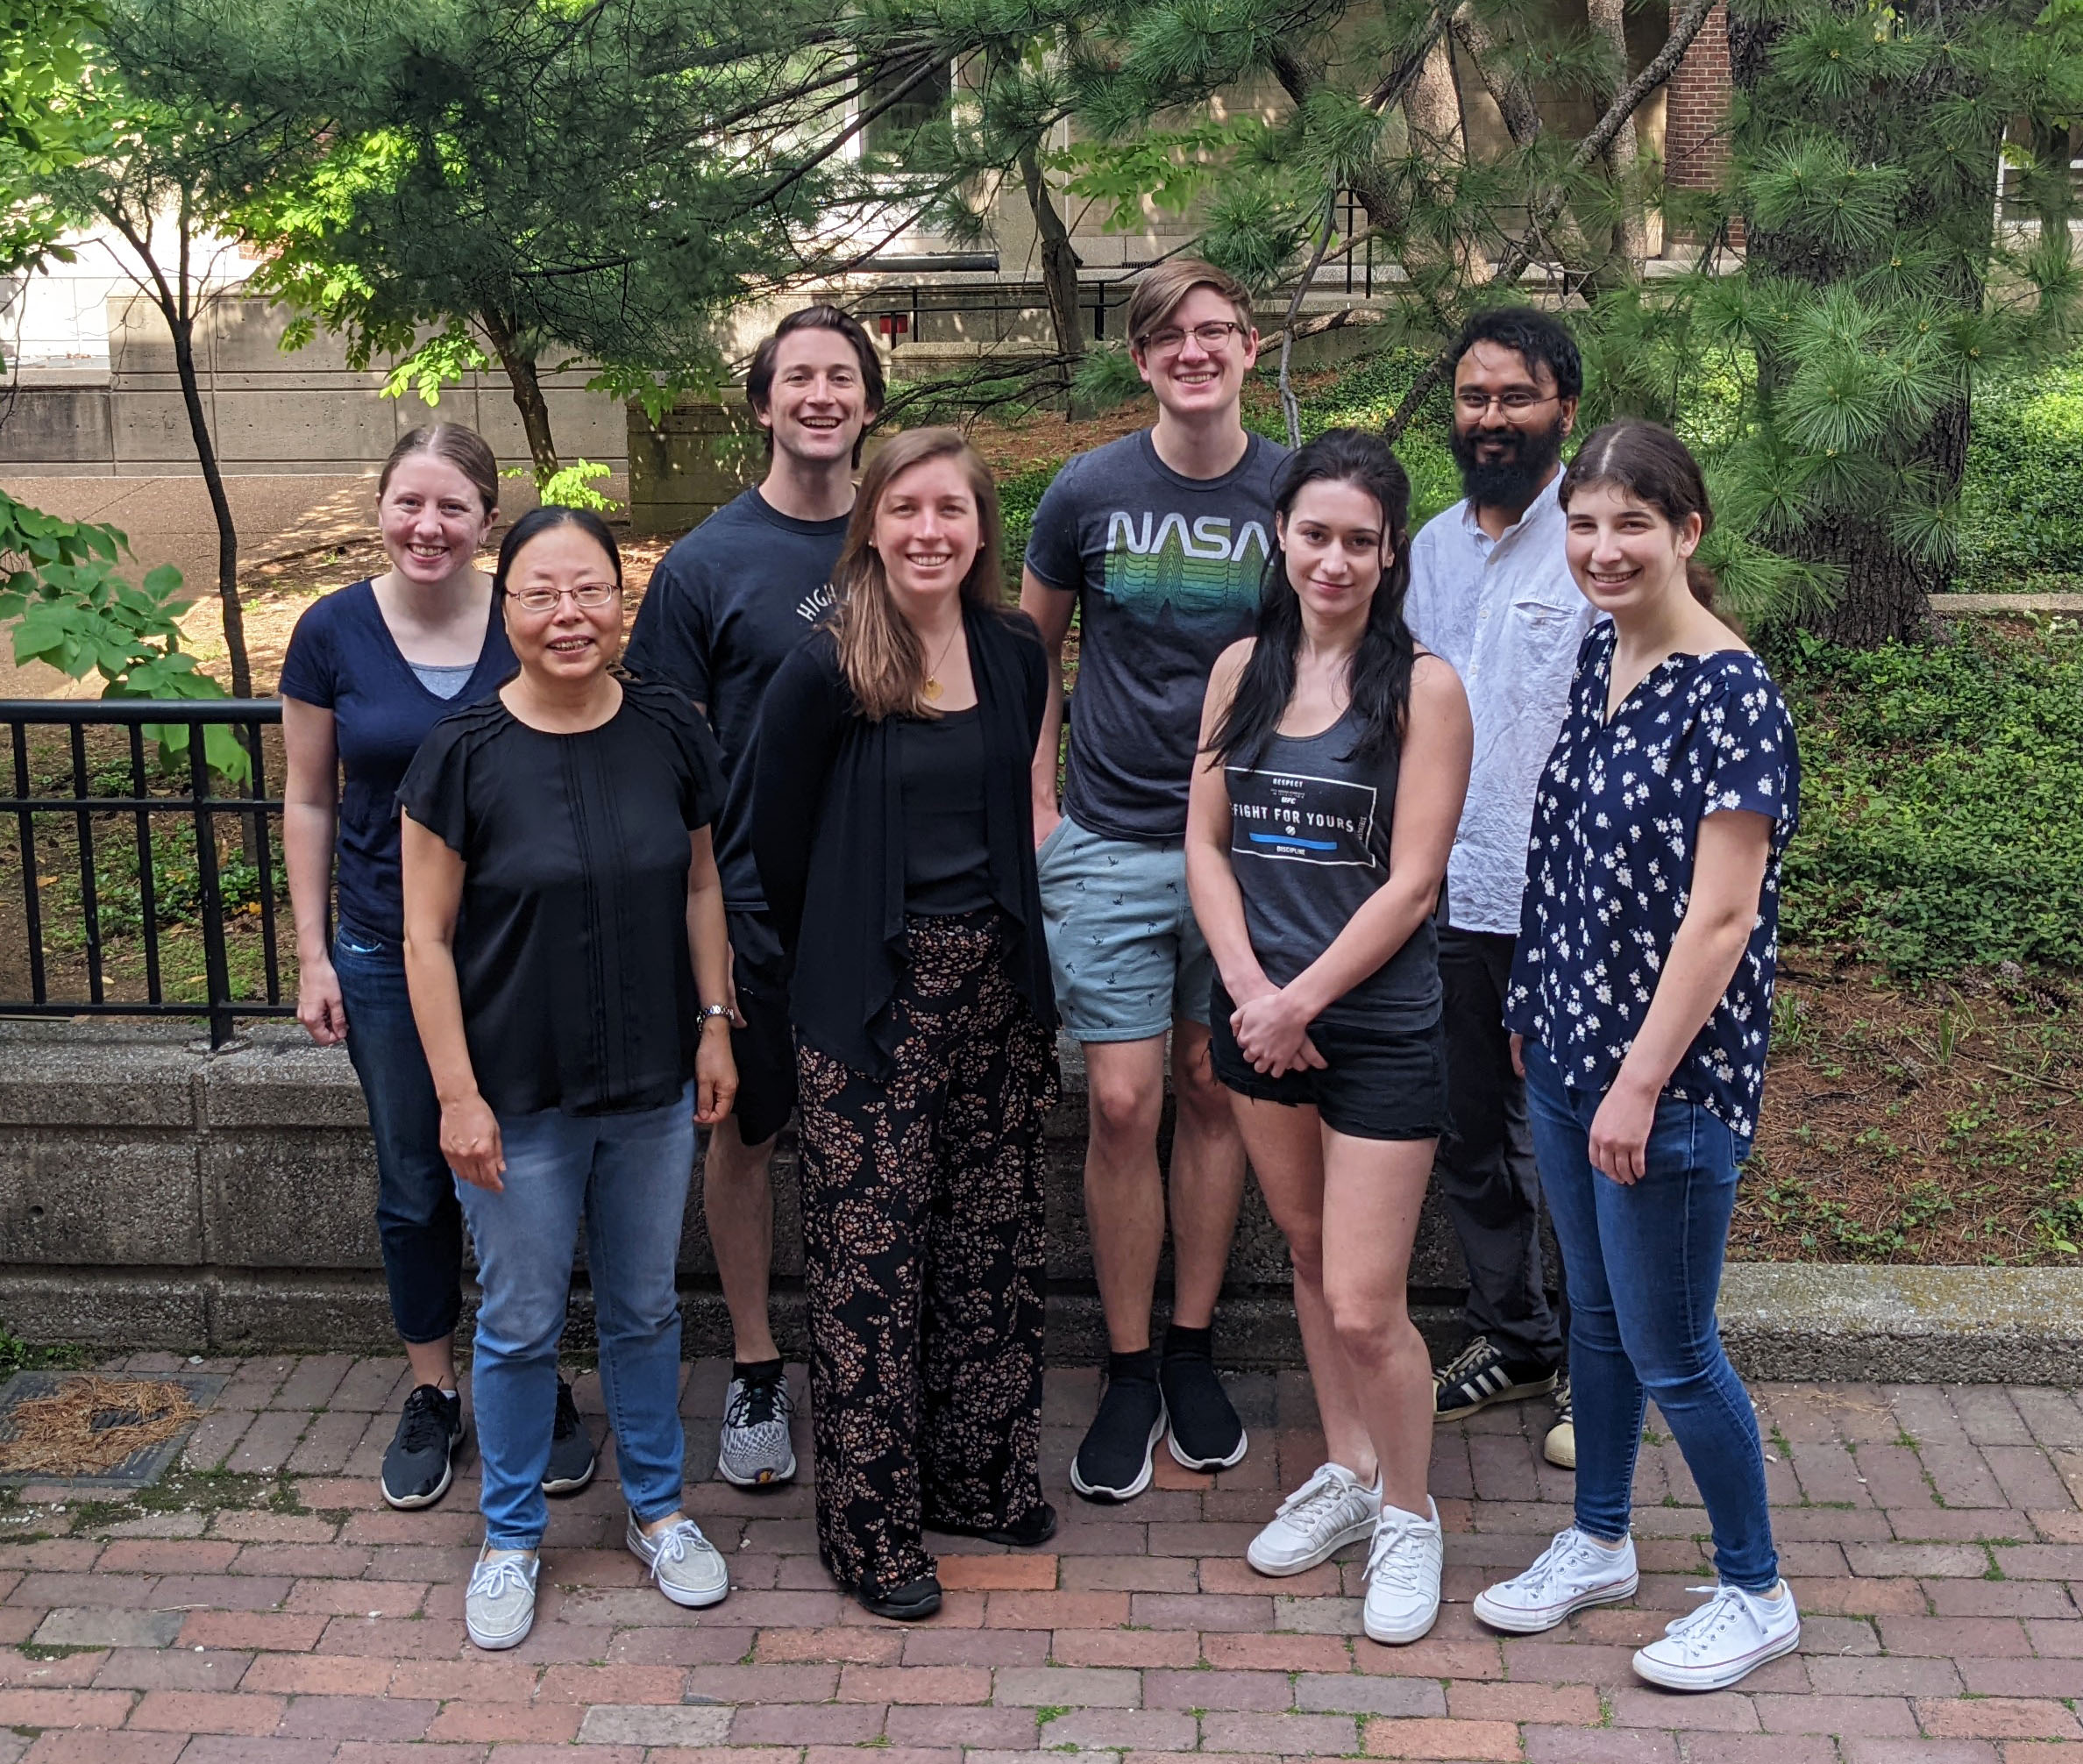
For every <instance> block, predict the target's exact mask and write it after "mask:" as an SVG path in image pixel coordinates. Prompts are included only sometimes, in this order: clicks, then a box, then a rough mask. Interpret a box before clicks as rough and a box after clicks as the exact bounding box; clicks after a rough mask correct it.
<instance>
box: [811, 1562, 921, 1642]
mask: <svg viewBox="0 0 2083 1764" xmlns="http://www.w3.org/2000/svg"><path fill="white" fill-rule="evenodd" d="M817 1556H818V1560H819V1561H821V1562H823V1563H824V1566H825V1572H826V1573H827V1574H828V1575H830V1576H831V1577H832V1578H833V1579H834V1580H835V1581H837V1582H838V1583H839V1590H840V1591H841V1592H843V1593H849V1594H850V1595H851V1596H852V1597H854V1598H856V1599H857V1600H858V1601H859V1602H860V1606H861V1609H862V1610H863V1611H866V1612H867V1613H868V1614H869V1615H870V1616H871V1617H886V1618H890V1619H891V1621H892V1622H894V1623H916V1622H918V1621H919V1619H920V1618H926V1617H931V1616H932V1615H933V1614H934V1612H935V1611H938V1610H939V1609H940V1608H941V1583H940V1577H939V1576H937V1575H935V1574H932V1573H927V1574H922V1575H921V1576H919V1577H918V1578H917V1579H916V1580H907V1581H906V1582H905V1583H904V1584H903V1585H902V1586H892V1587H884V1586H878V1585H877V1584H876V1583H874V1582H873V1581H866V1580H864V1581H852V1580H849V1579H848V1578H847V1577H846V1576H844V1575H842V1574H841V1573H840V1572H839V1565H838V1564H837V1563H836V1562H835V1561H833V1560H832V1558H831V1556H830V1554H828V1552H827V1551H826V1550H825V1548H824V1547H823V1546H822V1545H820V1546H819V1547H818V1551H817Z"/></svg>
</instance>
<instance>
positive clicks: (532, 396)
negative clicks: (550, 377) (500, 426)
mask: <svg viewBox="0 0 2083 1764" xmlns="http://www.w3.org/2000/svg"><path fill="white" fill-rule="evenodd" d="M478 323H479V324H481V325H483V326H484V328H485V335H486V336H487V338H490V339H491V343H492V352H493V353H494V354H495V355H496V356H498V357H499V365H500V366H501V367H503V368H504V369H505V370H506V377H507V381H508V384H510V385H511V386H512V387H513V388H514V405H515V409H518V410H519V411H520V413H521V427H522V429H523V431H524V432H525V433H526V435H527V436H528V457H529V459H530V461H531V462H532V463H533V465H534V466H535V480H536V488H537V489H538V490H539V489H541V488H542V487H543V486H544V485H545V484H547V483H548V482H549V481H550V480H551V478H552V477H554V476H555V475H556V473H557V471H558V466H559V463H560V462H559V461H558V457H557V443H556V442H555V441H554V440H552V439H551V434H550V406H549V404H548V403H547V402H545V401H544V397H543V382H542V380H541V377H540V376H539V375H538V374H537V372H536V359H535V357H534V355H533V354H532V353H530V352H529V351H527V350H525V349H523V347H522V346H521V345H520V343H519V341H518V340H517V339H516V338H515V334H514V326H513V325H511V324H508V322H507V320H506V319H505V317H503V316H501V314H499V313H496V312H493V311H490V310H486V311H483V312H480V313H479V314H478Z"/></svg>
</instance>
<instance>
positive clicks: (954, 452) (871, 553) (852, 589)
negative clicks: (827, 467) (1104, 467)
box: [832, 429, 1002, 722]
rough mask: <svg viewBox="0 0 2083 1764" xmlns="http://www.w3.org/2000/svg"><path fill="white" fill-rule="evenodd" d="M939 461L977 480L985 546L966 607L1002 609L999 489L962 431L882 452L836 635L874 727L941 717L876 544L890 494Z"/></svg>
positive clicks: (873, 462) (911, 438) (850, 561)
mask: <svg viewBox="0 0 2083 1764" xmlns="http://www.w3.org/2000/svg"><path fill="white" fill-rule="evenodd" d="M932 459H953V460H954V461H955V462H956V464H957V465H958V466H961V467H962V470H963V475H965V476H966V477H967V478H968V480H969V485H970V494H971V495H972V496H974V497H975V498H976V501H977V529H978V539H979V541H980V543H979V544H978V546H977V555H976V558H975V560H974V561H973V562H972V563H971V564H970V568H969V573H968V574H967V575H966V576H964V577H963V579H962V589H961V594H962V600H963V604H964V605H965V606H973V607H983V608H990V609H991V610H992V611H996V610H997V609H998V608H999V598H1000V587H999V544H1000V534H1001V531H1002V528H1001V525H1000V522H999V500H998V486H997V485H996V484H994V483H992V479H991V468H990V467H989V466H986V465H985V463H984V461H983V460H982V459H980V458H978V453H977V450H976V449H975V448H973V447H971V446H970V445H969V443H968V442H967V441H965V440H963V437H962V435H961V432H960V431H959V430H954V429H913V430H906V432H905V433H903V434H901V435H897V436H893V437H892V438H891V439H889V440H888V441H885V443H884V444H883V445H881V446H880V447H878V448H877V449H876V451H875V452H874V454H873V455H872V456H871V458H870V459H869V461H868V469H867V471H866V472H865V473H863V474H862V477H861V491H860V494H859V496H858V497H857V498H856V500H855V501H854V511H853V521H852V523H851V524H850V525H849V526H848V528H847V530H846V544H845V545H844V547H843V548H842V550H841V551H840V553H839V565H838V568H837V569H836V570H835V572H834V573H833V582H834V585H835V588H836V590H837V594H838V605H837V607H836V608H835V610H834V612H833V614H832V631H833V634H834V635H835V637H837V639H838V643H839V665H840V667H841V668H842V670H843V671H844V672H845V674H846V681H847V684H848V685H849V686H851V687H852V688H853V695H854V700H855V702H857V704H858V705H859V706H860V708H861V715H863V716H864V717H866V718H867V719H868V721H869V722H881V721H882V720H883V719H884V718H885V717H886V716H937V715H939V713H938V712H937V711H936V710H935V709H934V708H933V705H932V703H931V702H930V701H928V698H927V696H926V656H925V651H924V650H923V649H922V648H921V644H920V643H919V638H918V634H917V633H916V632H915V631H914V630H913V629H912V628H911V624H910V622H909V621H908V620H906V618H905V616H904V615H903V614H902V613H900V612H899V611H898V610H897V603H896V601H894V600H893V599H892V598H891V594H890V582H889V578H888V576H887V575H886V574H885V573H884V570H883V560H882V558H881V557H880V556H879V555H878V553H877V551H876V550H875V547H874V545H873V544H872V543H871V541H872V540H873V539H874V537H875V522H876V516H878V513H879V512H880V511H881V509H882V502H883V498H884V497H885V495H887V494H889V489H890V486H891V485H892V483H894V482H895V481H896V480H897V479H898V478H899V477H900V476H902V475H903V474H904V473H906V472H908V471H910V470H911V468H912V467H913V466H923V465H925V464H926V463H927V462H928V460H932Z"/></svg>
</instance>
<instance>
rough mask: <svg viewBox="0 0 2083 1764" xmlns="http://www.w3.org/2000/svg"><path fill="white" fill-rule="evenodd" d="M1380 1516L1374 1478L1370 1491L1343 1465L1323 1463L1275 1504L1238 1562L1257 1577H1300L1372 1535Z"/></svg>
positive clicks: (1379, 1493) (1378, 1486)
mask: <svg viewBox="0 0 2083 1764" xmlns="http://www.w3.org/2000/svg"><path fill="white" fill-rule="evenodd" d="M1381 1516H1382V1484H1381V1482H1380V1480H1379V1478H1377V1479H1376V1483H1375V1485H1374V1486H1373V1487H1372V1488H1371V1489H1370V1488H1368V1487H1366V1486H1365V1485H1364V1484H1363V1483H1361V1480H1360V1478H1359V1477H1357V1476H1354V1474H1353V1473H1352V1472H1351V1471H1350V1470H1348V1469H1346V1467H1345V1466H1344V1465H1343V1464H1326V1465H1325V1466H1324V1467H1323V1468H1322V1469H1319V1471H1318V1472H1317V1473H1316V1474H1315V1475H1314V1476H1312V1477H1310V1479H1309V1480H1308V1481H1307V1482H1305V1483H1303V1484H1302V1486H1301V1487H1300V1488H1298V1489H1297V1490H1295V1492H1294V1493H1293V1494H1291V1495H1290V1496H1289V1497H1287V1498H1286V1499H1285V1500H1284V1501H1283V1502H1281V1504H1280V1508H1279V1511H1276V1513H1275V1514H1274V1515H1273V1522H1272V1523H1271V1524H1270V1525H1269V1526H1267V1527H1266V1528H1265V1530H1263V1531H1262V1532H1261V1533H1259V1534H1258V1535H1257V1536H1256V1537H1255V1538H1254V1539H1252V1540H1251V1547H1250V1548H1249V1549H1248V1550H1246V1551H1245V1552H1244V1560H1245V1561H1248V1562H1249V1563H1250V1564H1251V1565H1252V1567H1254V1568H1256V1569H1257V1570H1258V1571H1259V1572H1260V1573H1261V1574H1275V1575H1278V1574H1300V1573H1301V1572H1302V1571H1303V1570H1304V1569H1305V1568H1314V1567H1315V1566H1316V1565H1317V1564H1318V1563H1319V1562H1320V1561H1330V1560H1331V1558H1332V1556H1333V1554H1336V1552H1337V1551H1339V1550H1340V1549H1341V1548H1343V1547H1345V1546H1346V1545H1347V1544H1349V1543H1357V1542H1359V1540H1361V1538H1363V1537H1368V1536H1370V1535H1372V1533H1373V1532H1374V1528H1375V1522H1376V1520H1377V1519H1380V1518H1381Z"/></svg>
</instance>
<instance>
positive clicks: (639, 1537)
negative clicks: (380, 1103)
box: [622, 1513, 730, 1610]
mask: <svg viewBox="0 0 2083 1764" xmlns="http://www.w3.org/2000/svg"><path fill="white" fill-rule="evenodd" d="M622 1541H623V1542H624V1543H626V1544H628V1545H629V1554H631V1555H633V1556H635V1557H636V1560H637V1561H640V1562H642V1563H643V1565H644V1566H645V1567H646V1568H649V1569H650V1573H651V1578H652V1579H653V1580H655V1581H656V1582H658V1590H659V1591H660V1592H662V1593H664V1594H665V1597H667V1598H669V1599H671V1600H672V1602H673V1603H674V1604H682V1605H686V1606H688V1607H690V1608H691V1609H696V1610H699V1609H700V1607H701V1606H703V1605H707V1604H716V1603H717V1602H718V1601H720V1600H721V1599H722V1597H723V1596H724V1595H725V1594H726V1593H728V1592H729V1590H730V1570H729V1568H726V1567H725V1566H724V1564H723V1558H722V1555H720V1554H718V1553H717V1550H716V1547H715V1545H714V1544H713V1543H711V1542H710V1541H709V1540H707V1538H705V1537H704V1536H702V1534H701V1527H700V1526H698V1525H696V1524H695V1523H694V1521H693V1519H676V1520H675V1521H674V1522H673V1523H672V1524H671V1525H669V1526H665V1528H664V1529H663V1530H661V1531H656V1532H647V1531H645V1530H644V1528H643V1526H640V1525H638V1524H637V1523H636V1514H635V1513H631V1514H630V1515H629V1529H628V1530H627V1531H625V1532H624V1533H622Z"/></svg>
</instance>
